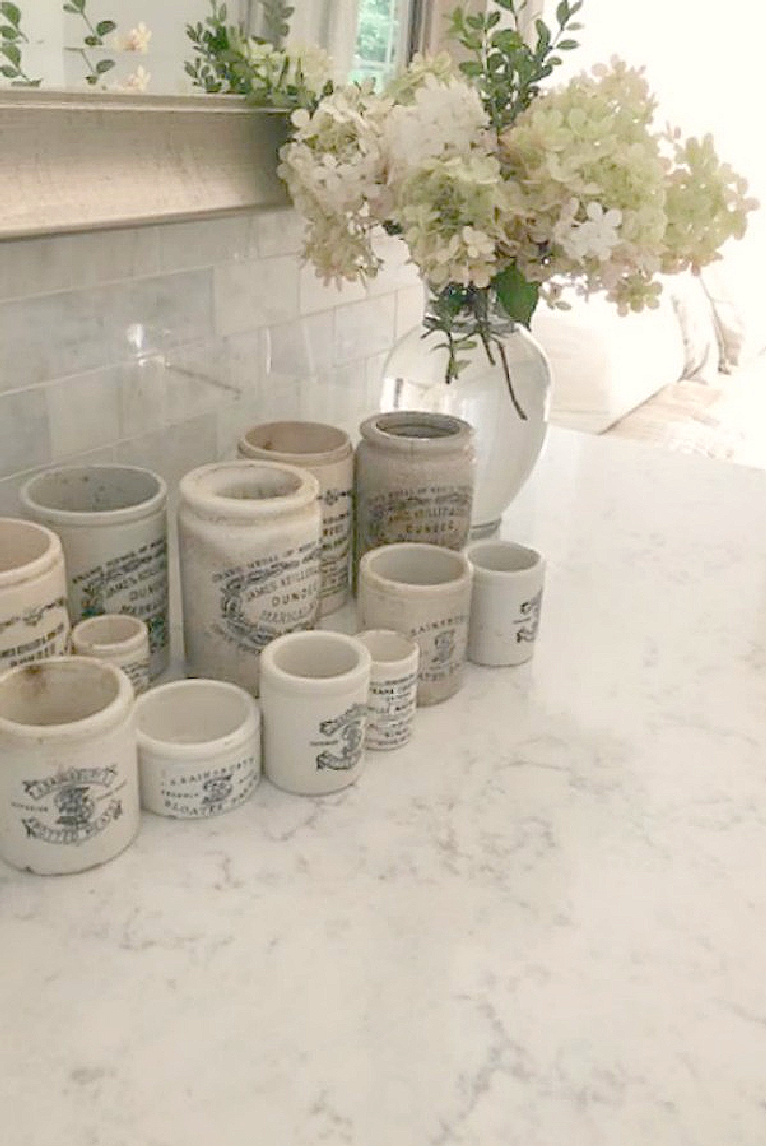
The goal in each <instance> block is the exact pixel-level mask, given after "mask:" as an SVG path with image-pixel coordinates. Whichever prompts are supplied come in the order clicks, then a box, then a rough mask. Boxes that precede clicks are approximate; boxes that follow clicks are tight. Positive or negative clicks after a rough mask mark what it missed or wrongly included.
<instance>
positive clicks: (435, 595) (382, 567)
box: [357, 542, 472, 705]
mask: <svg viewBox="0 0 767 1147" xmlns="http://www.w3.org/2000/svg"><path fill="white" fill-rule="evenodd" d="M471 576H472V571H471V566H470V565H469V562H468V560H467V558H466V557H465V555H464V554H462V553H456V552H455V551H454V550H446V549H443V548H442V547H441V546H428V545H425V544H424V543H422V542H401V543H398V544H396V545H392V546H383V547H381V548H380V549H377V550H372V551H371V552H370V553H368V554H365V556H364V558H363V559H362V561H361V562H360V575H359V597H358V600H357V607H358V613H359V621H360V627H361V628H363V629H396V630H398V631H399V632H400V633H405V634H407V635H408V637H412V638H413V639H414V640H415V641H416V642H417V644H418V649H419V653H420V656H419V663H418V692H417V700H418V704H419V705H433V704H435V703H436V702H437V701H445V700H446V699H447V698H448V697H452V695H453V694H454V693H455V692H457V690H458V689H459V687H460V684H461V676H462V671H463V664H464V662H465V660H466V642H467V637H468V628H469V610H470V606H471Z"/></svg>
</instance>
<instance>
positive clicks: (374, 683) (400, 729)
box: [357, 629, 418, 749]
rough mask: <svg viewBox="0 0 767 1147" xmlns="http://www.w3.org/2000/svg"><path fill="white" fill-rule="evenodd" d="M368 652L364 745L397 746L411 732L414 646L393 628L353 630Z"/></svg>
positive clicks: (415, 679) (415, 668)
mask: <svg viewBox="0 0 767 1147" xmlns="http://www.w3.org/2000/svg"><path fill="white" fill-rule="evenodd" d="M357 636H358V638H359V639H360V641H361V642H362V643H363V645H365V646H366V647H367V649H368V652H369V653H370V658H371V663H370V689H369V691H368V720H367V732H366V735H365V748H366V749H399V748H400V747H401V746H402V745H406V744H407V742H408V741H409V740H410V738H411V736H412V733H413V720H414V718H415V708H416V690H417V687H418V646H417V645H416V643H415V641H413V640H411V638H409V637H405V636H404V635H403V634H402V633H397V632H396V631H395V630H393V629H367V630H364V631H363V632H362V633H358V634H357Z"/></svg>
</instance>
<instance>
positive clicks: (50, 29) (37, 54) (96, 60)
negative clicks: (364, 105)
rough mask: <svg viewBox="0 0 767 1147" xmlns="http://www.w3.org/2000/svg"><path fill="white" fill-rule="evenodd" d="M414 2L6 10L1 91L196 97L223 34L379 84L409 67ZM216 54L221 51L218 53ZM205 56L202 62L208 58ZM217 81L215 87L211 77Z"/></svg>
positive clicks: (1, 4) (71, 0)
mask: <svg viewBox="0 0 767 1147" xmlns="http://www.w3.org/2000/svg"><path fill="white" fill-rule="evenodd" d="M413 3H414V0H300V2H299V0H294V3H293V4H289V2H288V0H162V3H157V0H0V89H2V87H4V86H11V87H22V88H23V87H44V88H56V89H67V90H78V89H79V90H91V91H95V92H98V91H103V92H131V93H133V94H137V93H141V92H148V93H150V94H153V95H190V94H193V93H195V92H198V91H199V90H200V89H202V90H206V87H207V90H209V91H222V90H223V91H231V90H236V88H234V87H232V86H231V85H227V84H224V85H223V87H222V86H221V85H220V84H219V85H218V86H214V85H206V82H205V76H204V75H202V74H201V73H200V70H199V63H196V61H199V59H200V56H201V52H200V44H201V43H202V44H203V45H204V44H205V42H206V41H207V43H208V44H212V43H214V42H215V39H216V37H219V36H220V35H221V29H222V27H230V28H235V29H237V32H238V33H239V34H240V35H242V36H245V37H246V36H249V35H255V36H258V37H259V38H263V39H264V40H266V41H268V42H270V43H272V44H277V45H281V46H285V47H287V48H288V49H290V48H293V47H296V46H299V45H302V46H303V45H313V46H318V47H322V48H324V49H326V50H327V51H328V52H329V54H330V55H331V57H332V60H333V72H334V79H335V80H336V81H343V80H345V79H346V78H347V77H349V76H351V78H353V79H363V78H373V79H375V80H376V82H377V83H380V82H383V81H385V80H386V79H387V78H388V77H389V75H390V74H391V73H392V72H393V71H394V70H395V69H396V68H397V67H398V66H399V65H400V64H401V63H402V62H404V60H405V59H406V58H407V43H408V33H409V27H410V19H411V8H412V6H413ZM218 46H219V47H220V44H219V45H218ZM202 55H204V52H203V53H202ZM214 79H215V77H214Z"/></svg>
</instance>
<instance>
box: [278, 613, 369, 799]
mask: <svg viewBox="0 0 767 1147" xmlns="http://www.w3.org/2000/svg"><path fill="white" fill-rule="evenodd" d="M369 683H370V654H369V653H368V651H367V649H366V648H365V646H364V645H363V644H362V642H361V641H358V640H357V638H356V637H349V636H348V635H347V634H344V633H330V632H328V631H320V630H315V631H314V632H312V633H290V634H287V635H286V636H285V637H279V638H277V640H276V641H273V642H272V644H271V645H268V646H267V647H266V649H265V650H264V652H263V654H262V656H261V719H262V721H263V727H264V736H263V747H264V771H265V772H266V775H267V777H268V778H269V780H270V781H272V783H273V784H275V785H277V786H278V787H279V788H281V789H286V790H287V791H288V792H291V793H299V794H302V795H320V794H323V793H332V792H336V791H337V790H338V789H343V788H346V786H347V785H350V784H352V783H353V782H354V781H356V780H357V778H358V777H359V775H360V773H361V772H362V767H363V761H364V747H365V724H366V719H367V697H368V686H369Z"/></svg>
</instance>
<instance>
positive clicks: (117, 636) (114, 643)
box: [72, 613, 149, 697]
mask: <svg viewBox="0 0 767 1147" xmlns="http://www.w3.org/2000/svg"><path fill="white" fill-rule="evenodd" d="M72 652H73V653H76V654H78V655H79V656H81V657H96V658H98V660H99V661H108V662H109V664H110V665H117V666H118V667H119V668H120V669H122V671H123V673H125V674H126V676H127V678H128V680H129V681H130V683H131V685H132V686H133V692H134V693H135V694H136V696H137V697H138V696H139V694H140V693H144V692H146V690H147V689H148V688H149V630H148V629H147V627H146V622H144V621H142V620H141V618H140V617H131V616H130V615H129V614H127V613H117V614H116V613H105V614H102V615H101V617H87V618H86V619H85V620H84V621H78V623H77V625H76V626H75V627H74V629H73V630H72Z"/></svg>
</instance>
